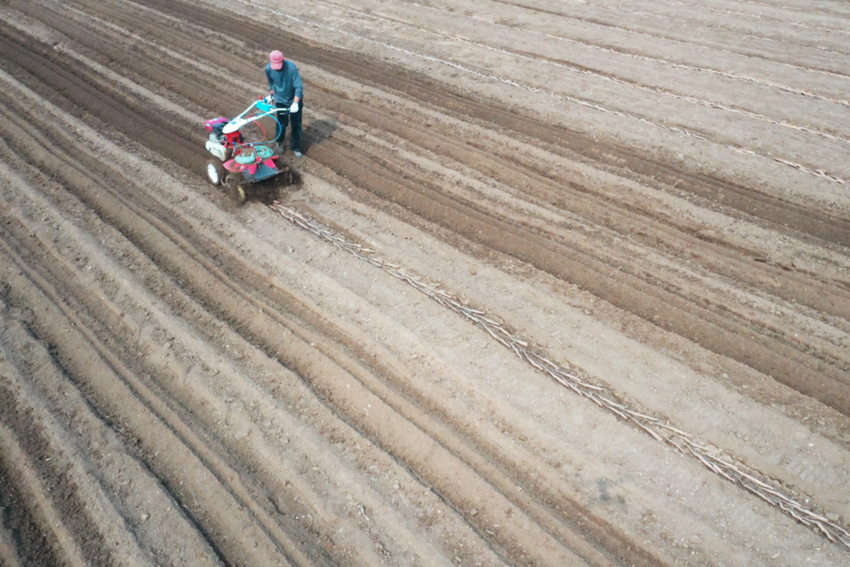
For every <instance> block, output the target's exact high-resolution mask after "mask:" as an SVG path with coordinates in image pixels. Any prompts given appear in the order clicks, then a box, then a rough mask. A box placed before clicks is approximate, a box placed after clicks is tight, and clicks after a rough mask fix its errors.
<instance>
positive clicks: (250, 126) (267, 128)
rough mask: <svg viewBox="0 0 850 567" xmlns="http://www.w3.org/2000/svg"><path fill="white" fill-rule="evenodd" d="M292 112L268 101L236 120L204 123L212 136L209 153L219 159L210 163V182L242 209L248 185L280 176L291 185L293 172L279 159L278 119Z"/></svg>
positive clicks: (208, 147)
mask: <svg viewBox="0 0 850 567" xmlns="http://www.w3.org/2000/svg"><path fill="white" fill-rule="evenodd" d="M288 112H289V111H288V110H287V109H281V108H277V107H276V106H275V105H274V103H273V102H272V101H270V100H269V99H268V98H266V99H260V100H258V101H256V102H254V103H253V104H252V105H251V106H249V107H248V108H247V109H245V112H243V113H242V114H240V115H239V116H237V117H236V118H233V119H230V120H228V119H227V118H224V117H223V116H220V117H218V118H211V119H210V120H207V121H206V122H204V126H206V129H207V131H208V132H209V133H210V138H209V140H207V143H206V148H207V151H209V152H210V153H211V154H212V155H213V156H215V157H216V158H218V159H215V160H210V161H208V162H207V177H208V178H209V180H210V182H211V183H212V184H213V185H221V186H223V187H224V188H225V190H226V191H227V193H228V194H229V195H230V197H231V198H232V199H233V200H235V201H236V202H237V203H238V204H240V205H241V204H243V203H244V202H245V200H246V199H247V193H246V192H245V188H246V186H247V185H250V184H253V183H257V182H258V181H264V180H266V179H271V178H272V177H277V176H283V181H284V183H286V184H287V185H289V184H291V183H292V170H290V169H289V166H288V165H286V164H285V163H281V160H279V159H278V158H280V155H279V154H278V151H277V147H276V146H277V144H276V143H275V142H274V136H275V133H276V131H275V127H277V126H279V122H278V119H277V116H278V114H287V113H288Z"/></svg>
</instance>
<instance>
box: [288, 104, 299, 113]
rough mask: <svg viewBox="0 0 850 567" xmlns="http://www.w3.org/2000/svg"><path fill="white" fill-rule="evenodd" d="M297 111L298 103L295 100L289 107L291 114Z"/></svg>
mask: <svg viewBox="0 0 850 567" xmlns="http://www.w3.org/2000/svg"><path fill="white" fill-rule="evenodd" d="M296 112H298V103H297V102H293V103H292V106H290V107H289V113H290V114H295V113H296Z"/></svg>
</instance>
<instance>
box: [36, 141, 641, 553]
mask: <svg viewBox="0 0 850 567" xmlns="http://www.w3.org/2000/svg"><path fill="white" fill-rule="evenodd" d="M28 161H33V162H37V160H36V159H35V158H34V156H28ZM42 166H43V167H44V168H45V170H47V171H51V170H53V171H54V174H55V175H57V176H60V177H62V173H61V172H60V171H59V170H55V169H53V168H50V167H49V165H48V164H47V163H46V162H42ZM86 169H87V170H88V171H89V172H90V174H92V173H93V171H95V170H96V169H97V166H96V164H94V163H92V164H91V167H89V168H86ZM64 182H65V183H66V184H67V185H68V186H73V185H77V186H79V183H72V182H71V181H70V179H67V178H66V179H65V181H64ZM99 185H101V186H102V187H105V186H106V185H105V184H99ZM80 191H81V192H82V193H81V195H80V196H81V198H83V199H84V200H85V201H88V202H89V203H90V205H91V206H92V207H93V208H94V209H95V210H97V211H98V212H99V214H100V216H102V217H103V218H105V219H108V220H110V222H112V223H113V224H114V225H115V226H117V227H119V228H120V229H121V230H122V231H123V232H124V233H125V234H126V235H127V236H128V237H130V238H131V239H132V240H133V241H134V242H136V245H137V246H139V247H140V248H141V249H143V250H147V253H148V255H149V256H150V257H151V258H155V259H157V263H158V264H159V265H160V266H162V267H164V268H166V269H167V270H169V271H170V272H171V273H172V277H173V278H174V279H176V280H179V281H182V282H184V283H183V285H184V286H188V288H189V289H192V290H193V293H195V294H197V293H199V290H203V291H202V292H200V293H201V296H200V297H199V300H200V302H201V303H202V304H205V305H208V306H211V307H212V309H213V310H214V311H217V312H219V313H220V314H221V315H222V316H224V318H225V319H226V320H229V321H230V322H231V325H232V326H233V327H234V328H235V329H240V332H242V333H244V334H245V336H246V337H247V338H249V340H250V341H251V342H253V343H257V344H260V345H262V347H263V349H264V350H267V351H268V352H269V353H270V355H272V356H274V357H276V358H279V359H281V360H288V361H290V363H291V364H295V366H296V368H301V370H299V373H301V374H303V375H305V376H307V377H312V380H313V381H314V382H316V383H317V384H322V382H323V381H322V380H318V375H317V374H316V370H312V371H310V368H311V367H312V366H314V363H311V362H309V361H307V360H293V356H294V353H293V352H292V347H288V348H283V345H281V344H280V341H279V340H278V339H276V338H275V337H278V336H280V335H281V332H280V331H281V328H280V326H281V325H286V327H283V328H288V329H289V330H295V332H296V336H299V335H303V331H297V330H296V328H295V327H294V326H293V324H292V322H288V323H286V322H285V321H284V320H282V318H281V317H280V316H275V315H274V313H275V312H274V309H273V308H270V306H268V305H266V304H264V303H259V302H258V301H257V300H256V299H252V298H251V297H250V296H249V295H248V293H246V292H245V291H242V289H243V288H244V289H246V290H248V289H250V288H251V287H252V284H250V283H249V282H262V281H263V279H264V278H263V277H262V276H261V275H260V274H251V270H250V268H248V267H247V266H242V267H241V269H236V270H235V273H241V274H242V277H243V278H244V283H243V285H242V286H240V285H236V284H235V283H228V280H229V278H228V276H226V275H225V274H223V273H218V274H217V275H216V276H215V279H214V280H210V278H209V276H206V275H202V274H204V272H205V268H201V267H200V266H199V264H200V265H203V264H206V263H207V261H205V260H203V256H202V255H199V254H197V252H192V251H191V245H190V244H189V243H186V242H184V243H182V244H181V248H180V249H179V250H178V249H177V248H175V247H174V245H173V244H172V242H173V240H172V239H174V236H172V237H170V238H167V239H166V240H165V241H164V242H160V241H163V238H162V237H161V236H157V234H158V233H157V232H154V231H153V230H154V229H153V228H152V227H151V228H150V229H143V228H142V227H140V226H139V224H140V223H139V222H138V221H132V222H131V220H130V219H131V218H132V217H133V216H136V215H138V216H146V217H148V222H150V223H152V225H160V226H161V227H162V220H161V219H162V217H164V216H165V215H163V214H162V213H161V214H160V217H161V218H160V219H155V218H153V217H151V216H150V214H149V213H148V212H143V211H142V210H137V211H136V213H129V212H122V210H121V209H122V208H123V206H118V205H116V204H114V203H113V202H109V201H106V202H105V201H103V199H102V198H100V199H98V197H95V196H89V195H86V194H85V190H84V189H82V188H81V189H80ZM130 194H131V195H135V194H136V192H131V193H130ZM112 198H113V199H114V200H115V202H118V201H123V200H125V199H124V198H123V197H122V196H120V195H117V194H115V195H113V196H112ZM98 201H99V202H98ZM128 223H131V224H128ZM122 225H123V226H124V227H129V226H131V225H132V228H130V229H129V230H128V228H121V227H122ZM159 230H162V228H160V229H159ZM166 230H167V229H166ZM184 250H188V251H189V254H190V255H191V256H193V259H192V260H190V259H189V258H188V257H187V255H186V254H187V253H186V252H184ZM216 255H218V254H216ZM221 261H223V259H222V258H219V262H221ZM196 262H197V263H198V264H196ZM225 263H226V261H225ZM206 269H212V268H209V267H208V268H206ZM199 278H202V279H199ZM224 285H226V286H228V287H227V288H223V287H222V286H224ZM253 285H256V283H255V284H253ZM262 287H263V288H265V286H262ZM266 293H268V290H266ZM224 298H228V299H227V300H226V301H225V300H224ZM249 303H250V304H253V305H251V306H249V305H248V304H249ZM258 308H259V311H260V313H264V314H268V315H266V316H263V317H261V318H260V319H266V318H268V319H270V320H269V321H266V322H260V321H258V320H257V319H258V318H257V317H255V316H251V317H250V318H244V317H241V316H239V315H238V313H239V312H243V313H255V312H257V310H258ZM275 319H279V321H278V322H275ZM296 356H303V354H302V355H296ZM337 356H339V355H337ZM340 362H341V361H339V360H337V361H336V362H335V363H336V364H340ZM345 366H352V365H351V363H346V364H345ZM355 368H356V365H355V366H354V367H353V368H349V370H347V372H351V371H353V370H354V369H355ZM148 371H154V370H153V369H149V370H148ZM329 372H332V371H331V370H330V368H329V367H326V368H325V370H324V373H325V374H327V373H329ZM332 373H335V372H332ZM366 377H368V374H365V375H361V379H363V378H366ZM372 384H373V387H375V386H378V385H379V384H377V383H375V382H374V381H372ZM314 388H318V391H319V392H320V395H321V396H322V397H324V398H326V399H328V398H330V399H335V398H336V397H337V395H336V391H337V390H338V387H332V386H327V385H326V386H324V387H321V386H316V385H314ZM325 388H330V389H328V390H326V389H325ZM346 393H347V394H348V395H349V396H351V395H352V393H353V392H352V391H350V390H346ZM384 395H389V392H388V391H387V390H385V389H384ZM390 397H391V399H393V400H394V403H395V404H396V405H398V404H401V407H400V410H397V411H400V413H401V414H402V415H409V414H411V413H414V412H413V411H412V409H411V408H408V407H406V406H407V403H406V402H404V401H403V400H402V399H401V398H398V397H397V396H390ZM367 399H368V398H367ZM349 403H350V402H348V401H346V402H345V403H342V402H341V401H340V400H336V401H335V403H334V404H333V405H335V406H337V407H339V406H342V407H346V406H347V405H348V404H349ZM373 411H377V409H376V410H373ZM343 413H344V414H348V417H347V418H348V419H349V420H350V419H351V416H352V414H351V413H350V410H348V411H343ZM373 419H374V418H373ZM383 419H384V420H389V419H391V418H390V417H389V415H387V416H384V418H383ZM407 419H409V418H407ZM392 421H395V422H396V425H395V426H394V427H393V429H395V430H399V429H408V434H407V435H408V436H414V435H421V434H419V432H418V431H416V430H415V429H409V428H410V426H409V425H407V424H406V423H404V422H403V421H400V420H398V419H393V420H392ZM354 423H355V424H356V427H357V428H358V429H360V430H364V431H366V432H369V436H370V437H371V436H377V438H378V439H379V440H381V443H382V444H384V445H385V446H386V444H387V443H389V448H388V450H390V452H392V453H396V452H397V451H399V450H400V449H394V447H396V445H397V443H395V442H392V441H391V440H392V439H393V437H391V438H390V440H387V439H385V438H384V436H383V435H382V434H379V433H378V432H377V431H376V430H375V425H374V422H373V421H372V419H370V420H368V421H366V422H361V421H360V420H354ZM424 430H425V431H426V432H429V436H430V437H432V438H434V440H431V439H430V438H425V439H423V440H421V441H420V442H419V443H418V444H417V445H419V446H420V447H422V449H421V450H422V451H424V452H425V453H433V452H434V451H435V450H437V449H436V447H437V445H434V443H435V441H436V442H439V443H441V444H443V443H448V444H449V445H450V446H451V447H453V448H454V451H458V450H461V451H460V455H463V454H464V453H466V456H465V457H464V459H465V460H467V461H470V462H471V463H472V464H477V466H474V467H473V468H474V469H476V472H475V473H474V474H471V473H468V472H466V470H465V469H466V466H469V465H460V464H456V465H452V466H451V467H450V468H451V469H453V471H454V472H453V473H452V474H448V475H447V474H445V473H444V472H442V471H439V469H437V470H434V469H431V468H430V467H429V466H428V465H426V461H423V460H421V457H419V456H417V455H415V454H404V453H401V454H397V458H399V459H401V460H402V461H403V462H406V463H407V464H408V466H410V467H412V468H413V470H414V471H416V472H417V474H420V475H422V476H424V477H425V478H426V479H428V481H429V483H432V484H435V485H437V486H441V492H442V493H443V494H444V497H445V498H446V499H447V500H448V501H449V502H452V503H453V505H454V506H460V503H459V502H458V501H457V499H458V498H459V492H458V490H457V488H456V487H455V486H454V485H453V483H449V484H445V482H446V481H445V479H447V478H452V477H461V478H466V480H465V483H466V484H472V485H475V484H479V483H480V482H481V481H479V480H478V479H477V475H483V477H484V478H485V479H488V477H492V478H489V482H495V483H496V485H497V486H500V487H501V491H502V493H504V494H505V495H512V496H513V497H514V498H515V499H516V501H515V502H513V504H514V505H516V506H518V507H519V508H520V509H523V510H525V511H527V513H530V514H531V515H532V517H536V518H537V519H538V521H540V522H542V523H543V525H544V526H546V527H547V528H548V529H551V530H552V531H553V534H556V535H557V536H558V538H559V539H561V540H562V541H563V542H564V543H565V544H567V546H568V547H574V548H575V549H576V550H578V551H579V552H580V553H581V554H582V555H583V556H584V557H585V560H586V561H589V562H590V563H593V564H607V560H606V559H604V557H603V556H601V555H598V554H597V553H596V552H595V551H594V550H593V549H592V548H589V547H587V545H586V544H584V543H582V542H581V540H580V539H577V538H575V536H573V535H571V534H570V532H569V530H564V529H563V528H562V527H561V526H560V525H559V524H558V522H560V521H564V520H565V519H566V518H567V516H563V515H562V516H561V519H560V520H557V521H555V520H553V519H552V518H549V517H548V513H547V512H546V511H544V510H542V509H540V507H539V505H537V504H535V503H534V502H533V501H531V500H528V499H527V498H526V496H525V495H523V494H522V493H521V492H518V491H514V490H511V487H512V483H511V482H508V481H506V480H503V479H501V478H500V475H499V474H498V473H497V471H496V470H494V469H492V467H489V466H487V465H486V464H485V463H484V462H483V461H482V460H481V459H480V458H479V457H477V456H476V455H475V454H474V453H472V452H470V451H469V450H468V449H464V444H463V443H459V442H458V441H455V440H452V439H451V438H450V437H449V438H447V439H440V437H441V435H440V434H439V433H436V432H435V431H434V425H430V426H428V427H426V428H425V429H424ZM437 431H439V430H437ZM414 432H416V433H414ZM442 435H445V433H443V434H442ZM431 445H433V446H432V447H429V446H431ZM460 455H458V457H460ZM458 457H455V456H451V457H450V456H449V455H446V456H444V457H443V458H442V460H446V459H449V461H451V459H452V458H458ZM461 462H463V461H461ZM482 489H483V487H482ZM553 496H554V495H550V496H549V499H551V498H552V497H553ZM493 498H497V497H496V496H495V495H494V496H493ZM557 498H558V500H560V506H566V507H567V509H571V508H572V509H574V511H575V512H578V510H576V509H575V504H571V503H570V502H569V501H564V500H562V499H561V497H557ZM487 508H488V507H485V509H487ZM494 513H495V511H494ZM561 514H563V512H562V513H561ZM559 515H560V514H559ZM491 519H492V515H491ZM584 521H585V522H588V521H590V525H588V526H587V527H585V528H584V529H589V530H590V531H592V532H593V531H601V533H604V534H605V536H606V537H608V538H610V537H612V536H613V535H614V534H613V533H612V530H611V528H610V527H605V526H604V525H601V524H598V522H596V521H591V519H590V518H589V517H586V518H585V520H584ZM593 524H597V525H595V526H594V525H593ZM505 537H506V538H507V544H508V545H509V547H514V546H516V545H517V544H518V542H519V541H522V540H523V539H525V537H524V536H520V535H519V534H513V535H512V534H505ZM535 537H541V536H535ZM543 539H544V540H545V539H546V537H545V536H543ZM599 540H600V541H605V539H604V538H602V537H600V538H599ZM620 540H622V543H620ZM512 541H513V542H514V543H513V544H512V543H511V542H512ZM546 545H547V548H551V549H549V550H548V551H546V552H545V553H557V552H556V551H555V549H557V547H558V546H552V544H551V543H550V544H546ZM607 546H608V547H610V548H611V549H610V551H609V552H613V553H616V554H617V555H619V556H620V557H624V556H625V555H626V550H628V549H633V545H632V543H631V542H629V541H628V540H627V539H625V537H624V536H622V535H620V536H617V537H616V538H615V539H614V540H613V541H611V542H610V543H609V544H608V545H607ZM508 553H509V554H510V553H516V550H512V551H509V552H508ZM632 554H633V555H632V556H631V561H636V560H638V555H635V552H634V551H633V552H632ZM594 557H596V559H594ZM547 562H549V561H548V560H547ZM642 564H645V565H652V564H655V561H653V560H651V559H650V558H649V557H648V556H647V557H645V558H644V559H642Z"/></svg>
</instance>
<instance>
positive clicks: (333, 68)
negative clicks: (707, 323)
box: [144, 0, 850, 246]
mask: <svg viewBox="0 0 850 567" xmlns="http://www.w3.org/2000/svg"><path fill="white" fill-rule="evenodd" d="M144 3H145V4H146V5H149V6H156V7H157V8H158V9H160V10H162V11H163V12H164V13H168V14H172V15H176V16H178V17H181V18H183V19H185V20H186V21H187V22H192V23H195V24H205V25H207V26H210V29H216V30H218V31H219V32H220V33H228V34H231V35H233V36H234V37H238V38H240V39H242V40H244V41H250V42H252V43H253V44H254V45H256V46H257V47H258V48H260V49H263V50H264V51H265V50H268V49H272V46H271V42H270V41H269V39H268V38H270V37H275V38H276V40H277V41H278V42H281V43H285V44H286V46H287V51H288V53H289V56H290V57H291V58H292V59H293V60H295V61H304V62H307V63H311V64H313V65H316V66H318V67H320V68H322V69H325V70H328V71H329V72H332V73H334V74H337V75H341V76H344V77H350V78H352V79H353V80H356V81H360V82H367V83H373V84H375V85H380V86H382V87H383V88H386V89H388V90H390V91H394V92H400V93H403V94H404V95H405V96H406V97H409V98H413V99H416V100H418V101H420V103H422V104H425V105H428V106H432V107H435V108H442V109H444V110H445V111H450V112H452V113H453V114H456V115H459V116H462V117H465V118H467V119H473V120H475V121H481V122H484V123H489V124H493V125H494V126H495V127H496V128H500V129H507V130H511V131H514V132H516V133H517V134H520V135H523V136H528V137H529V138H531V139H533V140H536V141H538V142H539V143H541V144H544V145H545V146H546V147H547V148H548V149H550V150H551V151H553V152H554V153H557V154H559V155H566V156H567V157H569V155H578V156H581V157H583V158H585V159H591V160H594V161H597V162H599V163H600V164H603V165H604V166H606V167H612V168H616V169H620V170H626V171H631V172H633V175H638V176H641V179H644V178H648V179H650V180H654V181H655V182H656V183H657V185H655V186H656V187H658V188H660V189H662V190H663V189H665V188H668V187H672V186H674V185H675V186H676V187H677V188H678V189H679V190H681V191H686V192H689V193H693V194H694V195H696V196H699V197H702V198H704V199H707V200H709V201H711V202H714V203H717V204H718V205H721V206H723V207H729V208H731V209H734V210H736V211H738V212H740V213H742V214H745V215H747V216H751V217H755V218H758V219H762V220H763V221H766V222H768V223H771V224H772V225H774V226H777V227H781V228H782V229H783V230H784V229H785V227H788V228H791V229H794V230H798V231H800V232H802V233H804V234H809V235H812V236H815V237H817V238H820V239H823V240H826V241H829V242H835V243H836V244H840V245H842V246H848V245H850V220H847V219H845V218H842V217H841V216H840V215H825V214H824V212H823V211H819V210H815V209H812V208H811V207H809V206H806V205H804V204H798V203H793V202H791V201H789V200H788V199H787V198H780V197H777V196H776V195H768V194H765V193H761V192H760V191H758V190H756V189H753V188H747V187H742V186H737V185H735V184H733V183H729V182H726V181H722V180H720V179H715V178H711V177H707V176H703V175H698V174H694V173H692V172H688V171H687V170H685V169H682V168H674V167H673V166H671V164H670V163H669V162H666V163H665V162H661V161H659V160H657V159H654V158H652V157H650V156H642V155H639V154H638V153H636V152H635V151H634V150H630V149H628V148H625V147H622V146H618V145H617V144H614V143H612V142H610V141H607V142H606V143H605V144H599V143H596V142H594V141H593V140H592V138H588V137H587V136H584V135H581V134H579V133H577V132H571V131H570V130H569V129H567V128H564V127H553V126H551V125H548V124H546V123H544V122H541V121H539V120H536V119H534V118H533V117H531V116H527V115H523V116H518V115H517V113H516V112H513V111H512V110H510V109H506V108H503V107H502V106H501V105H498V104H495V103H493V102H486V103H482V102H477V101H475V100H473V99H471V98H470V97H467V96H463V95H462V94H459V93H457V92H456V91H455V90H454V89H452V87H451V86H450V85H439V86H438V85H435V84H434V83H433V81H431V80H429V79H426V78H423V77H417V76H414V75H412V74H411V73H410V72H407V71H402V70H400V69H394V68H393V67H391V66H389V65H387V64H385V63H377V62H372V63H371V64H367V63H366V62H364V60H363V59H362V58H359V57H354V56H352V55H351V54H347V53H344V52H336V51H331V50H327V49H322V48H320V47H317V46H314V45H312V44H310V43H309V42H307V41H305V40H303V39H301V38H299V37H297V36H293V35H292V34H289V33H287V32H285V31H282V30H280V29H276V28H272V27H271V26H265V25H262V24H259V23H257V22H250V23H249V22H244V21H240V20H238V19H237V18H236V17H228V18H227V19H226V20H225V19H222V16H221V14H219V13H215V14H214V13H212V12H209V11H207V10H206V9H204V8H202V7H199V6H189V5H187V4H184V3H182V2H168V3H165V2H160V1H158V0H146V1H145V2H144ZM214 63H216V64H220V65H224V66H225V67H228V63H226V62H224V61H214ZM230 65H232V63H230ZM240 67H241V68H242V69H243V71H242V72H243V73H244V66H240ZM251 76H254V73H252V74H251ZM567 152H569V154H568V153H567Z"/></svg>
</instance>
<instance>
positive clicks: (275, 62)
mask: <svg viewBox="0 0 850 567" xmlns="http://www.w3.org/2000/svg"><path fill="white" fill-rule="evenodd" d="M269 61H271V65H272V69H274V70H275V71H280V70H281V69H283V53H281V52H280V51H272V52H271V53H269Z"/></svg>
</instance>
